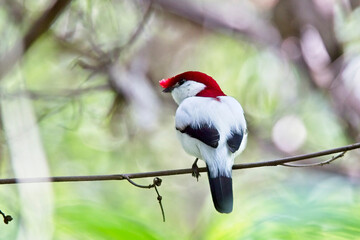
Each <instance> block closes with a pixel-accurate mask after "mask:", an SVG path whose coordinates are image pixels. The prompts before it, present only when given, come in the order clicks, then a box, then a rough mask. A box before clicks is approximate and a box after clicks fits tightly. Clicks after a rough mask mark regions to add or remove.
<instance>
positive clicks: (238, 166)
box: [0, 142, 360, 184]
mask: <svg viewBox="0 0 360 240" xmlns="http://www.w3.org/2000/svg"><path fill="white" fill-rule="evenodd" d="M358 148H360V142H359V143H355V144H351V145H347V146H343V147H339V148H332V149H328V150H324V151H320V152H314V153H309V154H304V155H298V156H293V157H286V158H280V159H275V160H271V161H263V162H255V163H243V164H235V165H234V166H233V170H237V169H245V168H256V167H266V166H278V165H281V164H284V163H288V162H296V161H301V160H305V159H310V158H317V157H321V156H326V155H331V154H335V153H340V152H345V151H351V150H354V149H358ZM192 172H193V169H192V168H185V169H174V170H163V171H155V172H143V173H129V174H112V175H91V176H61V177H34V178H7V179H0V184H19V183H42V182H82V181H109V180H124V179H126V178H125V177H124V176H125V175H126V176H127V177H128V178H131V179H135V178H146V177H161V176H173V175H182V174H192ZM199 172H206V168H205V167H203V168H199Z"/></svg>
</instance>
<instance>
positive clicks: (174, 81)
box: [159, 71, 247, 213]
mask: <svg viewBox="0 0 360 240" xmlns="http://www.w3.org/2000/svg"><path fill="white" fill-rule="evenodd" d="M159 83H160V85H161V86H162V87H163V88H165V89H164V92H171V94H172V97H173V98H174V100H175V102H176V103H177V104H178V105H179V107H178V109H177V110H176V115H175V126H176V130H177V133H178V137H179V139H180V141H181V144H182V146H183V148H184V150H185V151H186V152H187V153H188V154H190V155H192V156H195V157H196V160H195V162H194V164H193V169H194V174H195V176H196V177H198V176H199V173H198V171H197V165H196V163H197V160H198V159H202V160H204V161H205V163H206V167H207V170H208V178H209V184H210V189H211V195H212V199H213V202H214V206H215V208H216V210H217V211H218V212H220V213H230V212H232V209H233V190H232V176H231V173H232V166H233V164H234V158H235V157H236V156H237V155H239V154H240V153H241V152H242V151H243V150H244V148H245V146H246V141H247V128H246V121H245V117H244V111H243V109H242V107H241V105H240V103H239V102H238V101H236V100H235V99H234V98H233V97H230V96H226V95H225V94H224V93H223V91H222V90H221V89H220V87H219V85H218V84H217V83H216V81H215V80H214V79H213V78H212V77H210V76H208V75H206V74H204V73H202V72H195V71H190V72H184V73H181V74H179V75H176V76H174V77H172V78H168V79H163V80H161V81H160V82H159Z"/></svg>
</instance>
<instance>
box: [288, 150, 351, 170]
mask: <svg viewBox="0 0 360 240" xmlns="http://www.w3.org/2000/svg"><path fill="white" fill-rule="evenodd" d="M345 153H346V151H344V152H342V153H340V154H338V155H336V156H333V157H332V158H330V159H328V160H325V161H322V162H317V163H306V164H292V163H284V164H281V165H283V166H286V167H316V166H324V165H326V164H330V163H331V162H333V161H335V160H336V159H339V158H342V157H343V156H344V155H345Z"/></svg>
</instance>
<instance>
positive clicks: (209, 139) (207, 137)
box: [177, 124, 220, 148]
mask: <svg viewBox="0 0 360 240" xmlns="http://www.w3.org/2000/svg"><path fill="white" fill-rule="evenodd" d="M177 130H179V131H180V132H181V133H186V134H187V135H189V136H190V137H193V138H196V139H198V140H200V141H202V142H203V143H205V144H206V145H209V146H210V147H213V148H217V146H218V145H219V140H220V134H219V131H218V130H217V129H216V128H215V127H214V126H209V125H208V124H200V126H198V127H192V126H190V125H188V126H186V127H185V128H184V129H177Z"/></svg>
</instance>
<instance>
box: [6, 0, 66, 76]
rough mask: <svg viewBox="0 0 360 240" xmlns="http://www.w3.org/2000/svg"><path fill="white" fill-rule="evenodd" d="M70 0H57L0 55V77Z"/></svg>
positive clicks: (47, 27) (44, 30) (45, 29)
mask: <svg viewBox="0 0 360 240" xmlns="http://www.w3.org/2000/svg"><path fill="white" fill-rule="evenodd" d="M70 2H71V0H57V1H55V2H54V3H53V4H52V5H51V6H50V7H49V8H48V9H47V10H45V12H44V13H43V14H42V15H41V16H40V17H39V18H38V19H37V20H36V21H35V22H34V23H33V24H32V25H31V26H30V28H29V30H28V31H27V32H26V33H25V35H24V36H23V38H22V39H20V40H18V42H17V43H16V44H15V45H14V47H13V48H12V49H11V50H10V51H8V52H7V53H5V54H3V55H2V56H1V57H0V79H2V78H3V77H4V76H5V75H6V74H7V73H9V72H10V70H11V69H12V67H13V66H14V65H15V63H16V62H17V61H18V60H19V59H20V58H21V57H22V56H23V55H24V53H26V51H27V50H28V49H29V48H30V47H31V46H32V45H33V43H34V42H35V41H36V40H37V39H38V38H39V37H40V36H42V35H43V34H44V33H45V32H46V31H47V30H48V29H49V28H50V26H51V25H52V24H53V22H54V21H55V20H56V18H57V17H58V16H59V15H60V14H61V12H62V11H63V10H64V9H65V8H66V7H67V6H68V5H69V3H70Z"/></svg>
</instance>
